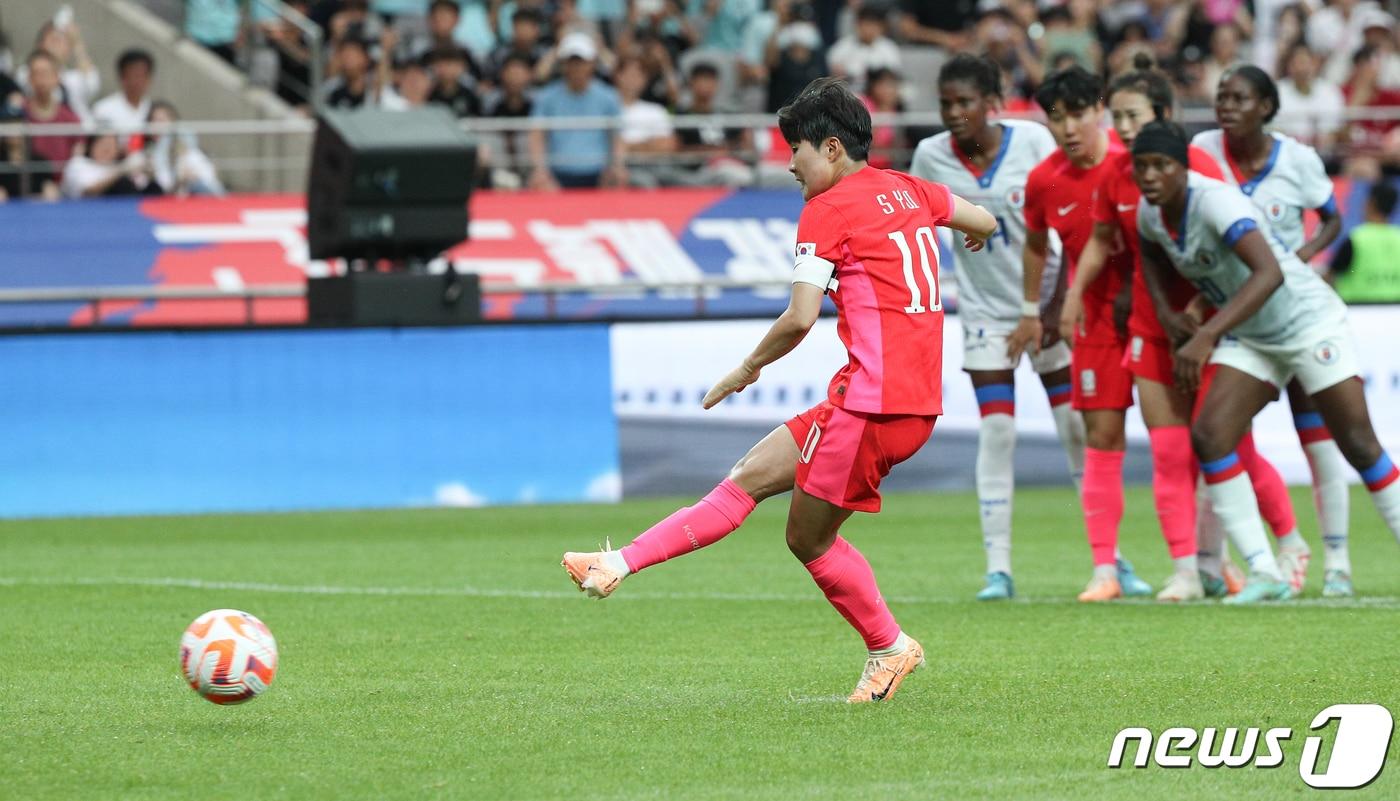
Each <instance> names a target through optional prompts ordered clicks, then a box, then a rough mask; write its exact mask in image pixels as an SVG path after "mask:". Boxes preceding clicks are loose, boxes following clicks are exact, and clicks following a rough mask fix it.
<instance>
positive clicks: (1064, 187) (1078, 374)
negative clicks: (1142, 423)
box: [1009, 67, 1152, 601]
mask: <svg viewBox="0 0 1400 801" xmlns="http://www.w3.org/2000/svg"><path fill="white" fill-rule="evenodd" d="M1035 99H1036V102H1037V103H1039V104H1040V107H1041V108H1043V109H1044V110H1045V113H1046V115H1047V117H1048V120H1049V128H1050V132H1051V133H1052V134H1053V135H1054V137H1055V141H1056V143H1057V144H1058V145H1059V146H1060V150H1059V151H1058V152H1056V153H1054V154H1052V155H1051V156H1050V157H1049V158H1047V159H1046V160H1045V161H1042V162H1041V163H1040V164H1039V165H1038V166H1037V167H1036V168H1035V169H1034V170H1032V171H1031V174H1030V177H1029V178H1027V180H1026V205H1025V215H1026V231H1027V236H1026V251H1025V255H1024V266H1025V274H1024V285H1023V291H1024V303H1025V306H1024V308H1023V309H1022V313H1023V315H1024V316H1023V317H1022V318H1021V323H1020V325H1019V326H1018V327H1017V330H1016V332H1015V333H1014V334H1013V335H1012V336H1011V340H1010V343H1009V348H1010V349H1011V352H1012V357H1013V358H1018V357H1019V355H1020V350H1021V349H1022V348H1024V347H1026V346H1031V347H1032V348H1035V347H1038V346H1039V345H1040V344H1041V341H1042V336H1043V335H1044V336H1045V338H1046V339H1050V338H1054V337H1056V336H1057V335H1058V325H1057V324H1056V325H1055V326H1054V330H1052V331H1050V332H1044V331H1043V328H1042V325H1041V321H1040V316H1039V301H1040V278H1041V273H1042V271H1043V269H1044V266H1045V258H1044V253H1045V243H1046V239H1047V235H1048V231H1049V230H1050V229H1052V228H1053V229H1054V230H1055V232H1056V233H1057V234H1059V237H1060V241H1061V242H1062V243H1063V245H1064V257H1065V264H1066V266H1067V267H1068V269H1069V274H1070V277H1071V279H1073V277H1074V270H1075V268H1076V265H1077V263H1078V262H1079V259H1080V256H1081V254H1082V252H1083V251H1084V247H1085V245H1086V244H1087V243H1088V242H1089V241H1090V237H1091V235H1092V232H1093V227H1094V221H1093V202H1094V193H1095V191H1096V190H1097V189H1098V187H1099V186H1100V185H1101V184H1102V183H1104V181H1105V179H1106V178H1107V177H1108V176H1110V175H1111V174H1112V170H1113V167H1114V166H1115V164H1116V163H1117V159H1118V158H1119V157H1120V156H1121V155H1122V154H1124V153H1126V151H1125V150H1124V148H1123V146H1122V144H1121V143H1120V142H1118V141H1117V140H1115V139H1113V138H1112V137H1111V136H1110V135H1109V134H1108V133H1107V132H1106V131H1104V130H1103V129H1102V128H1101V127H1099V123H1100V121H1101V120H1102V118H1103V84H1102V82H1101V81H1099V79H1098V78H1097V77H1095V76H1094V75H1092V74H1090V73H1089V72H1088V71H1086V70H1084V69H1083V68H1080V67H1070V68H1068V69H1064V70H1061V71H1059V72H1057V73H1055V74H1053V75H1051V76H1050V77H1049V78H1047V79H1046V80H1045V82H1044V83H1043V84H1041V86H1040V88H1039V89H1038V90H1036V95H1035ZM1131 270H1132V262H1131V257H1130V255H1129V253H1128V251H1127V249H1126V248H1124V247H1123V246H1122V244H1121V241H1120V243H1119V245H1118V246H1117V247H1116V248H1115V250H1114V252H1112V253H1111V254H1110V255H1109V263H1108V266H1107V267H1106V268H1105V269H1104V270H1103V271H1102V272H1101V273H1100V275H1099V276H1098V278H1097V279H1096V280H1095V281H1094V282H1093V284H1092V285H1091V286H1089V287H1088V288H1087V289H1086V290H1085V291H1084V307H1085V311H1084V321H1083V323H1082V324H1081V325H1080V326H1079V329H1078V330H1077V331H1075V332H1074V340H1073V342H1072V343H1071V344H1072V346H1073V349H1074V350H1073V354H1072V360H1071V365H1070V366H1071V370H1072V391H1073V401H1072V402H1073V404H1074V408H1075V409H1078V410H1080V411H1081V412H1082V413H1083V414H1084V431H1085V438H1086V442H1087V447H1086V448H1085V449H1084V482H1083V490H1082V495H1081V496H1082V499H1083V507H1084V523H1085V527H1086V528H1087V529H1088V534H1089V546H1090V549H1091V550H1092V552H1093V558H1094V576H1093V578H1092V579H1091V580H1090V582H1089V585H1088V587H1087V588H1085V590H1084V592H1083V593H1081V594H1080V596H1079V600H1081V601H1106V600H1110V599H1113V598H1118V597H1120V596H1123V595H1125V594H1127V595H1145V594H1148V593H1150V592H1151V591H1152V588H1151V587H1150V586H1148V585H1147V583H1146V582H1143V581H1142V580H1141V579H1137V578H1136V577H1135V576H1134V577H1133V579H1134V580H1133V582H1132V583H1131V584H1126V585H1125V582H1123V581H1120V567H1121V566H1120V564H1119V562H1120V559H1119V557H1118V524H1119V522H1120V521H1121V520H1122V517H1123V472H1122V471H1123V452H1124V449H1125V447H1126V441H1125V438H1124V433H1123V426H1124V418H1125V416H1126V413H1127V410H1128V407H1129V406H1131V405H1132V403H1133V381H1132V375H1131V374H1130V373H1129V372H1128V371H1127V369H1126V368H1124V367H1123V363H1122V362H1123V348H1124V346H1125V345H1126V337H1125V335H1124V333H1122V332H1120V331H1119V328H1118V325H1117V323H1116V322H1115V319H1114V306H1115V303H1116V302H1117V301H1118V298H1119V295H1120V294H1122V293H1123V291H1124V289H1125V288H1126V286H1127V283H1126V282H1127V280H1128V277H1129V275H1130V272H1131ZM1052 319H1053V320H1054V321H1055V322H1056V323H1058V317H1054V318H1052Z"/></svg>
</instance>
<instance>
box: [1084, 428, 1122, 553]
mask: <svg viewBox="0 0 1400 801" xmlns="http://www.w3.org/2000/svg"><path fill="white" fill-rule="evenodd" d="M1083 495H1084V527H1085V528H1086V529H1088V532H1089V550H1090V551H1092V552H1093V554H1094V565H1095V566H1098V565H1111V564H1113V561H1114V551H1116V550H1117V549H1118V524H1119V523H1120V522H1122V520H1123V451H1101V450H1099V449H1097V448H1085V449H1084V491H1083Z"/></svg>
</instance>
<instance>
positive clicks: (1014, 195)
mask: <svg viewBox="0 0 1400 801" xmlns="http://www.w3.org/2000/svg"><path fill="white" fill-rule="evenodd" d="M1006 202H1007V203H1008V204H1009V205H1010V206H1011V208H1013V209H1019V208H1021V207H1023V206H1025V205H1026V190H1025V188H1024V187H1020V186H1013V187H1011V189H1009V190H1007V192H1006Z"/></svg>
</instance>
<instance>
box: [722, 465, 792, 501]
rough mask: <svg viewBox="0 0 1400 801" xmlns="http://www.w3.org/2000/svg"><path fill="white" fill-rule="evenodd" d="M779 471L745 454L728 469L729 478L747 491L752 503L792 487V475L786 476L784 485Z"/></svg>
mask: <svg viewBox="0 0 1400 801" xmlns="http://www.w3.org/2000/svg"><path fill="white" fill-rule="evenodd" d="M780 472H781V471H778V470H775V469H774V468H773V467H772V466H771V465H769V466H767V467H764V465H763V462H762V460H758V459H753V458H750V457H748V456H745V457H744V458H742V459H740V460H739V461H738V462H737V463H735V465H734V467H733V468H732V469H731V470H730V471H729V480H730V481H733V482H734V483H735V484H737V485H739V489H741V490H743V491H744V492H747V493H748V494H749V497H751V498H753V500H754V503H758V502H760V501H763V500H765V499H767V498H771V497H773V496H774V495H777V494H778V493H780V492H786V491H787V490H790V489H792V476H791V475H789V476H787V481H786V485H784V481H783V476H782V475H778V473H780Z"/></svg>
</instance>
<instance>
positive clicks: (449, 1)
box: [428, 0, 462, 14]
mask: <svg viewBox="0 0 1400 801" xmlns="http://www.w3.org/2000/svg"><path fill="white" fill-rule="evenodd" d="M443 6H446V7H448V8H450V9H452V10H453V11H455V12H457V13H458V14H461V13H462V6H461V5H460V4H458V2H457V0H433V2H432V3H430V4H429V5H428V13H429V14H431V13H433V12H434V11H437V10H438V9H439V8H442V7H443Z"/></svg>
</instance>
